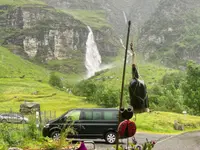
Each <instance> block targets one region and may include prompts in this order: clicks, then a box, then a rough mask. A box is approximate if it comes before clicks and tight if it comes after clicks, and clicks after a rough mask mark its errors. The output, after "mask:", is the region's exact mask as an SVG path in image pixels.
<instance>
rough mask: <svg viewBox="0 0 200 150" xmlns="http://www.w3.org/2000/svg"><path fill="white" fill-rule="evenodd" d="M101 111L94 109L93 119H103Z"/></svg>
mask: <svg viewBox="0 0 200 150" xmlns="http://www.w3.org/2000/svg"><path fill="white" fill-rule="evenodd" d="M101 114H102V112H101V111H93V120H102V117H101Z"/></svg>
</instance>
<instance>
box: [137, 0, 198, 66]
mask: <svg viewBox="0 0 200 150" xmlns="http://www.w3.org/2000/svg"><path fill="white" fill-rule="evenodd" d="M199 6H200V1H198V0H190V1H186V0H162V1H161V2H160V4H159V6H158V8H157V10H156V12H155V13H154V14H153V16H152V17H151V18H150V19H149V20H148V21H147V22H146V23H145V25H144V26H143V28H142V30H141V34H140V38H139V44H138V45H139V46H138V49H139V50H140V51H141V52H143V53H144V55H145V58H146V59H147V60H152V61H153V60H157V61H159V62H161V63H163V64H165V65H168V66H171V67H177V66H180V65H183V64H184V63H185V62H186V61H187V60H188V59H192V60H195V61H197V62H200V53H199V46H200V45H199V38H200V34H199V29H200V26H199V23H200V19H199V15H200V11H199Z"/></svg>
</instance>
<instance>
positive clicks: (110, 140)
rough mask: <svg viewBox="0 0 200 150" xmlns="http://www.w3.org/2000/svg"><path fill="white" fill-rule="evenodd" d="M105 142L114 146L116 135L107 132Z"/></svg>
mask: <svg viewBox="0 0 200 150" xmlns="http://www.w3.org/2000/svg"><path fill="white" fill-rule="evenodd" d="M105 140H106V142H107V143H109V144H114V143H115V142H116V140H117V134H116V133H115V132H112V131H109V132H108V133H107V134H106V136H105Z"/></svg>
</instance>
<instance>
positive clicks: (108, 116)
mask: <svg viewBox="0 0 200 150" xmlns="http://www.w3.org/2000/svg"><path fill="white" fill-rule="evenodd" d="M117 113H118V112H117V111H104V120H117Z"/></svg>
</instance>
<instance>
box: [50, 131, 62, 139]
mask: <svg viewBox="0 0 200 150" xmlns="http://www.w3.org/2000/svg"><path fill="white" fill-rule="evenodd" d="M51 138H52V139H53V140H59V139H60V131H58V130H56V131H53V132H52V133H51Z"/></svg>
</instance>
